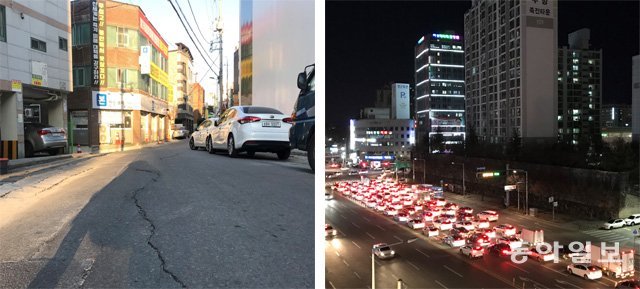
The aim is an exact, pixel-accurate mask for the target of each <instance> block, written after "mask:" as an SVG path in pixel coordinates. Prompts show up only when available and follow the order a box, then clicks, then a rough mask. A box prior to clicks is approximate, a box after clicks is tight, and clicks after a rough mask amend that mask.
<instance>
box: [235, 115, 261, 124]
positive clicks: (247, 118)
mask: <svg viewBox="0 0 640 289" xmlns="http://www.w3.org/2000/svg"><path fill="white" fill-rule="evenodd" d="M256 121H260V118H259V117H257V116H245V117H243V118H241V119H239V120H238V122H239V123H240V124H245V123H250V122H256Z"/></svg>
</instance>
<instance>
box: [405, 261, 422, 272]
mask: <svg viewBox="0 0 640 289" xmlns="http://www.w3.org/2000/svg"><path fill="white" fill-rule="evenodd" d="M407 263H409V265H411V266H413V268H416V270H418V271H420V268H418V266H416V265H414V264H413V263H411V261H407Z"/></svg>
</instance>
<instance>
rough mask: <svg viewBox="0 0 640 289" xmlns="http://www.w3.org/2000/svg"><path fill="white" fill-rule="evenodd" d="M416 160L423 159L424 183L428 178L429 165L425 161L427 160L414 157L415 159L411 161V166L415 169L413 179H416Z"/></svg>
mask: <svg viewBox="0 0 640 289" xmlns="http://www.w3.org/2000/svg"><path fill="white" fill-rule="evenodd" d="M415 161H422V182H423V183H424V181H425V179H426V176H427V170H426V168H427V165H426V163H425V160H424V159H417V158H414V159H413V160H412V161H411V166H412V167H413V168H412V169H413V179H414V180H415V179H416V166H415Z"/></svg>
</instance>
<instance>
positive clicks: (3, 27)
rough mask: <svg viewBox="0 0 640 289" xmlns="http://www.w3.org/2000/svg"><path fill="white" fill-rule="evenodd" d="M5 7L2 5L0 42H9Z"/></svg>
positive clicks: (0, 7)
mask: <svg viewBox="0 0 640 289" xmlns="http://www.w3.org/2000/svg"><path fill="white" fill-rule="evenodd" d="M6 17H7V16H6V14H5V9H4V6H2V5H0V41H3V42H7V22H6V19H5V18H6Z"/></svg>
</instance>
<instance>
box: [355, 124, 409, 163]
mask: <svg viewBox="0 0 640 289" xmlns="http://www.w3.org/2000/svg"><path fill="white" fill-rule="evenodd" d="M413 123H414V121H413V120H412V119H359V120H355V119H352V120H350V126H349V128H350V136H349V151H350V152H356V153H357V160H352V161H383V160H386V161H391V162H393V161H402V160H409V159H410V158H411V149H412V147H413V145H414V144H415V132H414V126H413Z"/></svg>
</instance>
